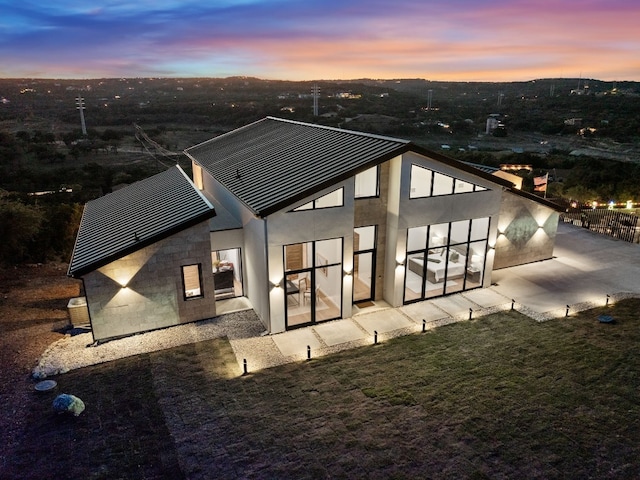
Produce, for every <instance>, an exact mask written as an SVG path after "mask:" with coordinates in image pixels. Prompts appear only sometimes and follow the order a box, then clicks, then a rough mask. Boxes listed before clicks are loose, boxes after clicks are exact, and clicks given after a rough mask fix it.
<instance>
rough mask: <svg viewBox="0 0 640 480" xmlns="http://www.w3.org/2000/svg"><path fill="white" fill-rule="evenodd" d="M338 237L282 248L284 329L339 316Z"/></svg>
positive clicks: (340, 296) (340, 286) (340, 292)
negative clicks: (284, 307) (284, 306)
mask: <svg viewBox="0 0 640 480" xmlns="http://www.w3.org/2000/svg"><path fill="white" fill-rule="evenodd" d="M342 251H343V248H342V238H334V239H329V240H318V241H315V242H304V243H295V244H292V245H285V247H284V270H285V292H286V295H285V297H286V299H285V302H286V303H285V305H286V312H287V313H286V319H287V321H286V327H287V328H288V329H289V328H295V327H300V326H304V325H309V324H313V323H316V322H321V321H324V320H333V319H336V318H340V317H341V315H342Z"/></svg>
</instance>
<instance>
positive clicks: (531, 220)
mask: <svg viewBox="0 0 640 480" xmlns="http://www.w3.org/2000/svg"><path fill="white" fill-rule="evenodd" d="M558 219H559V214H558V212H556V211H555V210H553V209H551V208H549V207H545V206H544V205H541V204H539V203H537V202H534V201H532V200H529V199H527V198H524V197H520V196H518V195H515V194H513V193H509V192H505V194H504V196H503V198H502V204H501V206H500V217H499V221H498V238H497V239H496V249H495V260H494V264H493V268H494V269H498V268H505V267H511V266H514V265H522V264H524V263H531V262H537V261H540V260H546V259H548V258H551V257H552V256H553V247H554V244H555V239H556V233H557V230H558Z"/></svg>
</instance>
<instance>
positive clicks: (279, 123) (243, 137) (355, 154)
mask: <svg viewBox="0 0 640 480" xmlns="http://www.w3.org/2000/svg"><path fill="white" fill-rule="evenodd" d="M409 144H410V142H409V141H407V140H400V139H396V138H389V137H383V136H379V135H372V134H367V133H362V132H355V131H350V130H343V129H337V128H332V127H325V126H320V125H314V124H307V123H301V122H294V121H290V120H282V119H278V118H273V117H267V118H265V119H262V120H259V121H257V122H255V123H252V124H250V125H247V126H246V127H243V128H240V129H237V130H234V131H232V132H229V133H227V134H225V135H221V136H219V137H216V138H213V139H211V140H209V141H207V142H204V143H201V144H199V145H196V146H194V147H191V148H188V149H187V150H186V153H187V154H188V155H189V156H190V157H191V158H192V159H194V160H195V161H196V162H197V163H198V164H199V165H201V166H202V167H203V168H204V169H205V170H207V171H208V172H209V173H210V174H211V175H212V176H213V177H214V178H215V179H216V180H217V181H219V182H220V183H221V184H222V185H223V186H224V187H225V188H227V189H228V190H229V191H231V192H232V193H233V194H234V195H236V197H238V198H239V199H240V200H241V201H242V202H243V203H244V204H245V205H246V206H247V207H248V208H249V209H250V210H251V211H252V212H253V213H254V214H256V215H258V216H266V215H268V214H270V213H273V212H274V211H276V210H278V209H280V208H283V207H285V206H287V205H289V204H291V203H293V202H295V201H297V200H299V199H302V198H304V197H306V196H307V195H310V194H312V193H314V192H315V191H319V190H321V189H322V188H325V187H327V186H329V185H331V184H335V183H337V182H339V181H341V180H344V179H346V178H348V177H350V176H353V175H355V174H356V173H358V172H360V171H362V170H365V169H366V168H368V167H370V166H372V165H375V164H377V163H381V161H384V160H386V159H389V158H392V157H394V156H396V155H399V154H401V153H403V152H404V151H405V150H406V149H407V148H408V145H409Z"/></svg>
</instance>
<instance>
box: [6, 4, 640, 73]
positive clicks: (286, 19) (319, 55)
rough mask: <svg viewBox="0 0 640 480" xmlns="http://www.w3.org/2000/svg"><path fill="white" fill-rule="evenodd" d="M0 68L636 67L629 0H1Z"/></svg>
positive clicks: (639, 18)
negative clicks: (435, 0) (437, 0)
mask: <svg viewBox="0 0 640 480" xmlns="http://www.w3.org/2000/svg"><path fill="white" fill-rule="evenodd" d="M0 8H1V10H0V12H2V13H1V14H0V77H2V78H17V77H35V78H105V77H227V76H236V75H246V76H254V77H259V78H263V79H279V80H322V79H354V78H364V77H367V78H381V79H382V78H384V79H388V78H425V79H428V80H451V81H526V80H532V79H538V78H551V77H556V78H557V77H565V78H576V77H579V76H582V77H583V78H595V79H600V80H608V81H613V80H619V81H621V80H634V81H640V27H639V25H640V2H638V1H637V0H624V1H621V0H580V1H576V0H553V1H551V0H508V1H506V0H446V1H439V2H434V1H431V0H425V1H420V0H387V1H381V0H198V1H192V0H89V1H87V0H35V1H34V0H0Z"/></svg>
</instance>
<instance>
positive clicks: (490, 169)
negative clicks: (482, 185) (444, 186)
mask: <svg viewBox="0 0 640 480" xmlns="http://www.w3.org/2000/svg"><path fill="white" fill-rule="evenodd" d="M462 163H464V164H465V165H469V166H470V167H473V168H477V169H478V170H482V171H483V172H485V173H491V174H493V173H495V172H497V171H498V170H500V169H499V168H497V167H490V166H489V165H481V164H479V163H471V162H462Z"/></svg>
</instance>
